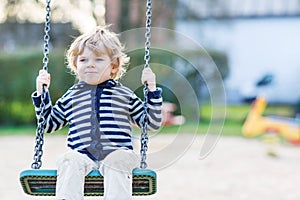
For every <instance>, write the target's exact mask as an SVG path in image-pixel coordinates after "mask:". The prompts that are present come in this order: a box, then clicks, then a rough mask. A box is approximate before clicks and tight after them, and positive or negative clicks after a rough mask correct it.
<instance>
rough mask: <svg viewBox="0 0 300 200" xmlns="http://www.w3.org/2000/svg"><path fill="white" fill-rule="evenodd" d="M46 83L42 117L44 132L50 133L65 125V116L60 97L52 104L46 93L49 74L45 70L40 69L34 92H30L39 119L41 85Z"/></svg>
mask: <svg viewBox="0 0 300 200" xmlns="http://www.w3.org/2000/svg"><path fill="white" fill-rule="evenodd" d="M43 85H46V96H45V99H44V103H45V110H44V117H45V120H46V126H45V132H46V133H51V132H53V131H56V130H59V129H61V128H62V127H64V126H65V125H67V123H68V122H67V120H66V118H65V114H64V111H63V110H62V108H63V105H62V104H63V102H62V99H59V100H58V101H57V102H56V104H55V105H54V106H52V104H51V99H50V96H49V93H48V88H49V85H50V74H49V73H48V72H47V71H46V70H40V71H39V75H38V76H37V78H36V92H34V93H33V94H32V100H33V104H34V107H35V112H36V117H37V119H38V120H39V115H40V112H41V109H40V105H41V98H42V97H41V94H42V92H43V91H42V90H43V89H42V87H43Z"/></svg>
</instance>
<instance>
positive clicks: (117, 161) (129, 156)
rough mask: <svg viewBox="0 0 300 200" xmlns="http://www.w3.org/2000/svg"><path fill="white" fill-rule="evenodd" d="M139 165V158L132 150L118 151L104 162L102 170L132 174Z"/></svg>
mask: <svg viewBox="0 0 300 200" xmlns="http://www.w3.org/2000/svg"><path fill="white" fill-rule="evenodd" d="M138 164H139V159H138V156H137V155H136V154H135V153H134V152H133V151H130V150H117V151H114V152H112V153H110V154H109V155H108V156H107V157H106V158H105V159H104V161H103V162H102V167H101V168H103V167H104V168H110V169H113V170H118V171H123V172H128V173H131V172H132V170H133V169H134V168H137V167H138Z"/></svg>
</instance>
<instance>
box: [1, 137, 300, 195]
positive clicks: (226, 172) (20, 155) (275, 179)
mask: <svg viewBox="0 0 300 200" xmlns="http://www.w3.org/2000/svg"><path fill="white" fill-rule="evenodd" d="M206 140H207V138H205V137H203V136H196V137H194V136H193V135H190V134H177V135H176V134H174V135H156V136H155V137H153V138H151V141H150V150H149V161H148V162H149V168H152V169H154V170H155V171H156V172H157V175H158V192H157V193H156V194H155V195H153V196H150V197H134V198H133V199H135V200H139V199H146V200H154V199H158V200H186V199H189V200H202V199H205V200H299V199H300V189H299V187H300V147H295V146H291V145H288V144H280V145H277V146H276V147H274V151H275V152H276V153H277V157H271V156H268V155H267V151H268V148H269V147H268V146H267V145H266V144H265V143H263V142H262V141H260V140H257V139H246V138H237V137H221V138H220V139H219V140H218V142H217V143H216V145H215V147H214V148H213V150H212V151H211V152H210V154H209V155H207V156H206V157H205V158H203V157H202V159H200V151H201V148H202V144H203V142H204V141H206ZM65 144H66V142H65V136H46V141H45V147H44V156H43V166H42V168H43V169H48V168H55V161H56V158H57V157H58V156H59V155H60V154H61V153H62V152H64V151H65V150H66V147H65ZM137 145H138V144H137ZM33 146H34V137H33V136H2V137H0V152H1V165H0V166H1V170H0V199H1V200H27V199H28V200H32V199H54V197H31V196H28V195H26V194H24V193H23V191H22V188H21V186H20V183H19V173H20V172H21V171H22V170H23V169H29V167H30V164H31V162H32V156H33ZM86 199H102V198H101V197H89V198H86Z"/></svg>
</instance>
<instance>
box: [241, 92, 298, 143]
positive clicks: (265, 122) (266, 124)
mask: <svg viewBox="0 0 300 200" xmlns="http://www.w3.org/2000/svg"><path fill="white" fill-rule="evenodd" d="M266 105H267V101H266V99H265V98H264V97H257V98H256V100H255V101H254V102H253V104H252V107H251V110H250V112H249V114H248V116H247V119H246V120H245V123H244V125H243V128H242V133H243V135H244V136H246V137H255V136H258V135H261V134H265V133H273V134H277V135H278V136H281V137H282V138H284V139H286V140H287V141H289V142H291V143H292V144H295V145H300V119H297V118H287V117H279V116H263V112H264V110H265V108H266Z"/></svg>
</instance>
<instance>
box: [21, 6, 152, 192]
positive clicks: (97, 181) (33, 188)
mask: <svg viewBox="0 0 300 200" xmlns="http://www.w3.org/2000/svg"><path fill="white" fill-rule="evenodd" d="M50 2H51V0H46V21H45V29H44V31H45V35H44V59H43V64H44V65H43V69H44V70H46V71H48V61H49V58H48V54H49V39H50V36H49V32H50ZM146 5H147V12H146V33H145V39H146V42H145V56H144V60H145V65H144V67H150V66H149V60H150V38H151V33H150V29H151V16H152V0H147V2H146ZM147 93H148V88H147V85H146V84H145V86H144V112H145V119H144V120H143V122H144V123H143V126H142V133H141V150H140V154H141V161H140V168H139V169H134V170H133V183H132V186H133V187H132V189H133V195H151V194H154V193H156V187H157V186H156V173H155V172H154V171H152V170H150V169H146V167H147V163H146V156H147V149H148V128H147V126H148V120H147V117H148V115H149V114H148V111H147V110H148V102H147V101H148V100H147ZM44 102H45V87H44V88H43V94H42V103H41V108H40V110H41V114H40V116H39V119H40V120H39V121H38V127H37V130H36V145H35V154H34V162H33V163H32V165H31V168H32V169H29V170H24V171H22V172H21V174H20V182H21V185H22V187H23V190H24V192H25V193H27V194H29V195H35V196H54V195H55V187H56V177H57V171H56V170H45V169H44V170H41V169H40V167H41V165H42V161H41V157H42V155H43V150H42V147H43V144H44V127H45V118H44V115H45V114H44V110H45V103H44ZM103 194H104V187H103V176H102V175H101V174H100V172H99V171H98V170H93V171H92V172H90V174H88V175H87V176H86V177H85V186H84V195H85V196H100V195H103Z"/></svg>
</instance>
